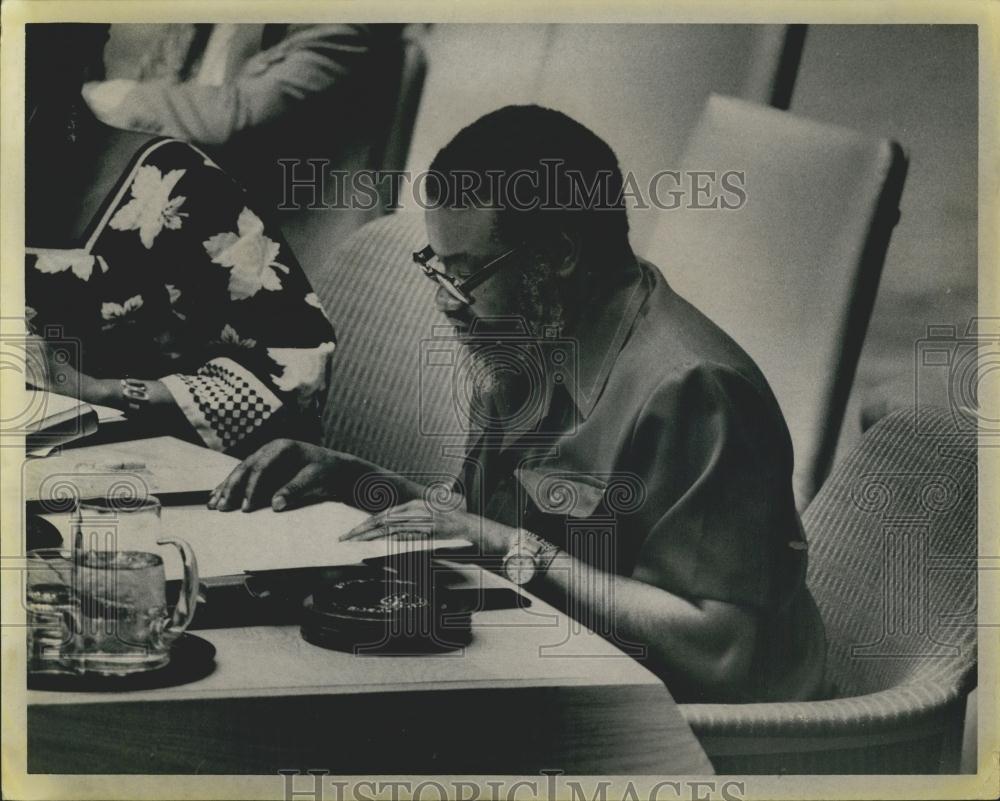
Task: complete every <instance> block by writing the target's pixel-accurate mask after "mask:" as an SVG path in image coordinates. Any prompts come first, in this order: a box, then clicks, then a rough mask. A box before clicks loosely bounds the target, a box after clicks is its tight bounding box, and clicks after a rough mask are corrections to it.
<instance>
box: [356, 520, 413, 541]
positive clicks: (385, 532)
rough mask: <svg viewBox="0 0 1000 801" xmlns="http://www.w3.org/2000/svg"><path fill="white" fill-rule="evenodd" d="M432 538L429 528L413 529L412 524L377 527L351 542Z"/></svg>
mask: <svg viewBox="0 0 1000 801" xmlns="http://www.w3.org/2000/svg"><path fill="white" fill-rule="evenodd" d="M430 538H431V530H430V529H429V528H420V527H416V528H414V527H411V525H410V524H404V525H400V526H399V527H396V526H391V525H390V526H376V527H374V528H372V529H369V530H368V531H365V532H362V533H361V534H358V535H357V536H355V537H352V538H351V542H369V541H371V540H381V539H388V540H426V539H430Z"/></svg>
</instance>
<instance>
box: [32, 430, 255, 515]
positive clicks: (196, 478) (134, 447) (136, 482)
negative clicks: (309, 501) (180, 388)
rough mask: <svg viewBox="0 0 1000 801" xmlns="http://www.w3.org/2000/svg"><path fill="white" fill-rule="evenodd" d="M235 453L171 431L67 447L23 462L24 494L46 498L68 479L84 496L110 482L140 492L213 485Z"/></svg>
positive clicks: (104, 492)
mask: <svg viewBox="0 0 1000 801" xmlns="http://www.w3.org/2000/svg"><path fill="white" fill-rule="evenodd" d="M238 464H239V460H238V459H234V458H233V457H232V456H227V455H226V454H224V453H219V452H218V451H213V450H210V449H208V448H202V447H199V446H198V445H193V444H191V443H189V442H183V441H182V440H179V439H176V438H174V437H151V438H149V439H138V440H130V441H129V442H115V443H106V444H103V445H88V446H85V447H82V448H68V449H66V450H64V451H63V452H61V453H59V454H57V455H55V456H48V457H46V458H44V459H31V460H30V461H28V462H27V463H26V464H25V467H24V499H25V500H28V501H35V500H49V499H51V498H52V497H53V496H56V497H58V496H59V493H60V492H63V491H65V489H66V487H67V485H69V486H70V487H72V491H73V492H74V493H75V494H77V495H79V496H80V497H83V498H95V497H102V496H106V495H107V494H108V491H109V490H111V489H112V488H113V487H115V486H117V487H119V491H126V492H127V491H129V488H131V489H133V490H135V491H137V492H138V493H139V494H149V493H157V492H198V491H204V490H211V489H214V488H215V487H217V486H218V485H219V484H220V483H221V482H222V481H223V480H224V479H225V478H226V476H228V475H229V473H230V472H232V470H233V468H234V467H236V465H238Z"/></svg>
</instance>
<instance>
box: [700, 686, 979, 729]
mask: <svg viewBox="0 0 1000 801" xmlns="http://www.w3.org/2000/svg"><path fill="white" fill-rule="evenodd" d="M962 695H964V693H963V692H961V691H960V690H959V689H958V688H943V687H939V686H935V685H933V684H929V683H920V684H909V685H901V686H899V687H893V688H891V689H888V690H883V691H882V692H877V693H872V694H870V695H862V696H857V697H854V698H838V699H834V700H829V701H792V702H781V703H773V704H681V705H680V709H681V713H682V714H683V715H684V718H685V720H686V721H687V723H688V725H690V726H691V728H692V730H693V731H694V733H695V735H696V736H697V737H699V739H700V738H702V737H727V738H728V737H746V736H748V735H753V736H755V737H759V736H768V737H830V736H837V735H845V736H848V735H850V736H856V735H857V734H858V732H859V731H864V732H865V734H879V733H888V732H891V731H892V732H894V731H898V730H899V729H900V728H901V727H907V728H910V727H914V726H920V725H921V724H931V723H933V722H934V719H935V718H936V717H937V716H939V715H940V713H941V712H942V711H944V710H945V708H947V707H948V706H949V705H950V704H951V703H952V702H954V701H956V700H957V699H959V698H960V697H962Z"/></svg>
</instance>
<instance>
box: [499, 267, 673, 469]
mask: <svg viewBox="0 0 1000 801" xmlns="http://www.w3.org/2000/svg"><path fill="white" fill-rule="evenodd" d="M652 288H653V278H652V276H651V274H650V273H649V270H648V269H644V268H643V267H641V266H640V264H639V262H638V260H637V259H635V258H633V259H632V261H631V262H630V263H629V264H628V265H627V266H626V267H625V269H624V270H622V271H621V274H620V275H619V276H618V278H617V280H615V281H614V283H613V284H612V285H611V286H610V287H608V289H607V290H606V291H604V292H601V293H600V295H599V296H598V297H596V298H594V299H593V300H591V301H590V302H589V303H588V305H587V307H586V308H584V309H583V311H582V313H581V314H580V316H579V317H578V318H577V321H576V324H575V326H574V329H573V330H572V331H570V332H568V333H565V334H561V335H559V336H554V337H551V338H548V337H546V338H543V339H541V340H535V343H536V345H537V348H536V349H533V350H534V356H535V358H540V359H541V362H542V364H544V368H543V375H544V385H543V386H542V387H540V388H539V389H540V390H541V392H540V395H539V396H537V397H536V398H535V399H534V400H530V401H529V403H528V407H527V409H526V412H527V414H526V415H525V416H524V417H521V418H520V419H518V421H517V424H516V425H514V426H512V427H507V426H501V430H502V433H500V436H499V439H500V443H501V444H500V447H501V449H504V450H505V449H507V448H509V447H510V446H511V445H513V444H514V443H515V442H517V441H520V440H522V439H526V438H527V439H532V440H538V441H539V443H541V442H549V443H551V440H552V436H553V433H554V432H545V431H537V428H538V426H539V425H540V424H541V423H542V421H543V420H544V419H546V418H549V419H551V415H550V413H551V412H552V411H553V409H552V406H553V404H554V403H558V402H559V399H560V398H565V396H566V395H567V394H568V395H569V399H570V401H571V402H572V403H573V405H574V406H575V407H576V415H577V419H578V420H585V419H586V418H587V417H589V416H590V414H591V412H592V411H593V409H594V406H596V405H597V402H598V400H600V397H601V394H602V393H603V391H604V387H605V385H606V384H607V381H608V376H609V374H610V373H611V370H612V368H613V367H614V365H615V362H616V360H617V359H618V355H619V354H620V353H621V350H622V348H623V347H624V345H625V341H626V340H627V339H628V336H629V334H630V333H631V331H632V328H633V327H634V325H635V320H636V317H637V316H638V314H639V310H640V309H641V308H642V306H643V304H644V303H645V301H646V298H647V297H649V293H650V292H651V291H652ZM563 390H564V391H563ZM494 411H495V412H498V413H499V415H500V417H501V418H502V419H507V418H508V413H509V412H508V410H507V409H504V408H495V409H494ZM529 432H531V433H529ZM488 438H489V439H493V437H488ZM494 441H495V440H494Z"/></svg>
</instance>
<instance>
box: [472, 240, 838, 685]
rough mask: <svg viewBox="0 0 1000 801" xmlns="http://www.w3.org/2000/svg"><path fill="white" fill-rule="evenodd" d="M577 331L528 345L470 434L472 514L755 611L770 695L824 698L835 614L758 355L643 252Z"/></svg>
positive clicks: (762, 675)
mask: <svg viewBox="0 0 1000 801" xmlns="http://www.w3.org/2000/svg"><path fill="white" fill-rule="evenodd" d="M579 319H580V322H579V323H578V324H577V325H576V326H575V331H573V332H571V333H570V334H569V335H568V336H553V337H551V338H546V339H543V340H542V341H541V342H540V343H539V344H535V343H532V344H525V345H524V348H523V350H524V352H525V355H524V360H525V361H526V362H530V361H531V360H533V359H534V360H536V361H538V362H539V365H538V367H537V369H535V370H534V371H532V370H531V369H530V368H528V369H525V370H524V371H523V372H524V373H525V374H528V375H536V376H538V377H539V378H538V386H537V387H534V388H532V391H529V392H527V393H526V395H525V398H526V400H522V401H519V402H518V403H517V404H514V405H513V406H511V407H510V408H507V407H505V406H504V404H503V401H502V400H501V401H494V402H493V405H492V407H491V412H492V414H487V415H484V417H485V418H487V419H493V420H499V421H500V423H499V424H498V425H495V426H487V427H485V428H482V429H480V430H479V431H477V432H476V433H474V434H472V435H471V436H470V441H469V446H470V447H469V449H468V455H467V459H466V466H465V470H464V472H463V475H462V477H461V483H462V487H461V490H462V491H463V492H464V493H465V495H466V499H467V508H468V510H469V511H470V512H474V513H477V514H481V515H483V516H485V517H488V518H491V519H494V520H498V521H500V522H502V523H505V524H507V525H511V526H521V527H523V528H526V529H527V530H529V531H532V532H534V533H536V534H538V535H539V536H542V537H544V538H546V539H548V540H550V541H552V542H553V543H555V544H557V545H560V546H561V547H563V548H566V549H567V550H568V551H569V552H571V553H573V554H574V555H575V556H577V557H579V558H581V559H584V560H586V561H589V562H592V563H595V564H597V565H598V566H599V567H601V568H602V569H605V570H611V571H613V572H615V573H618V574H621V575H625V576H630V577H633V578H635V579H637V580H640V581H643V582H645V583H648V584H652V585H655V586H657V587H661V588H662V589H664V590H666V591H668V592H670V593H672V594H675V595H678V596H680V597H682V598H685V599H689V600H709V599H711V600H717V601H725V602H729V603H732V604H737V605H740V606H743V607H747V608H750V609H753V610H756V611H757V612H758V614H759V620H760V621H761V625H760V626H759V627H758V630H759V632H760V634H759V638H758V644H757V649H756V650H757V657H756V663H755V666H754V667H755V673H754V675H755V676H756V677H757V680H758V682H759V686H758V687H757V688H756V691H755V695H754V698H753V699H747V700H778V699H805V698H811V697H815V696H816V695H817V694H818V693H819V692H820V691H821V690H820V686H821V682H822V667H823V661H824V659H823V655H824V653H825V641H824V635H823V628H822V621H821V620H820V618H819V615H818V612H817V610H816V607H815V604H814V603H813V601H812V598H811V597H810V595H809V593H808V590H807V589H806V586H805V570H806V560H807V550H806V541H805V537H804V534H803V530H802V526H801V523H800V521H799V517H798V514H797V512H796V509H795V500H794V496H793V492H792V481H791V477H792V443H791V438H790V436H789V433H788V430H787V427H786V425H785V422H784V419H783V417H782V414H781V411H780V409H779V407H778V403H777V401H776V400H775V398H774V396H773V394H772V393H771V390H770V389H769V387H768V385H767V382H766V380H765V379H764V376H763V375H762V374H761V372H760V370H759V369H758V368H757V367H756V365H755V364H754V363H753V361H752V360H751V359H750V357H749V356H748V355H747V354H746V353H745V352H744V351H742V350H741V349H740V348H739V346H738V345H736V343H735V342H733V340H732V339H730V338H729V337H728V336H727V335H726V334H725V333H724V332H723V331H722V330H721V329H720V328H718V327H717V326H716V325H715V324H713V323H712V322H711V321H710V320H708V319H707V318H706V317H705V316H704V315H702V314H701V313H700V312H699V311H698V310H697V309H695V308H694V307H693V306H691V305H690V304H689V303H687V302H686V301H685V300H683V299H682V298H681V297H680V296H679V295H677V294H676V293H675V292H674V291H673V290H672V289H671V288H670V287H669V285H668V284H667V282H666V280H665V279H664V278H663V276H662V275H661V274H660V271H659V270H658V269H657V268H656V267H655V266H652V265H650V264H649V263H647V262H644V261H642V260H636V261H635V262H634V263H629V264H628V266H627V267H626V268H625V269H623V270H622V271H621V273H620V277H619V279H618V280H617V281H616V282H615V283H614V285H613V286H612V287H611V288H610V289H609V290H608V291H607V292H601V293H600V298H599V299H597V300H595V301H594V302H593V303H592V304H591V306H590V307H589V308H588V309H585V310H584V312H583V314H582V315H581V317H580V318H579Z"/></svg>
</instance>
